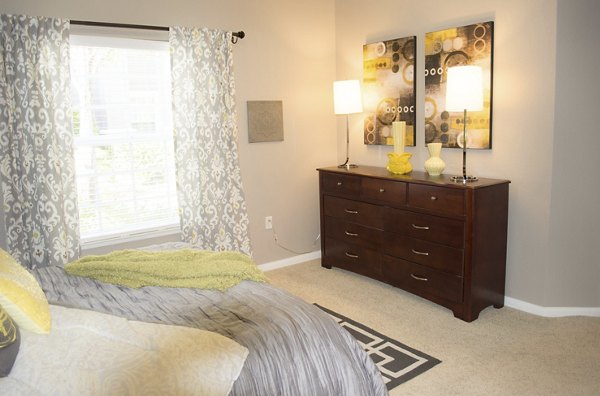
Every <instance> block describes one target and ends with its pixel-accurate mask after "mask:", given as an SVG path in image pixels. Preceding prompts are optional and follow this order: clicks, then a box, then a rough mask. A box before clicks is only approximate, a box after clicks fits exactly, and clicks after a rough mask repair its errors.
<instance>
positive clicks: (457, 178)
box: [451, 176, 479, 184]
mask: <svg viewBox="0 0 600 396" xmlns="http://www.w3.org/2000/svg"><path fill="white" fill-rule="evenodd" d="M451 179H452V181H453V182H454V183H463V184H467V183H470V182H474V181H477V180H479V178H478V177H477V176H452V178H451Z"/></svg>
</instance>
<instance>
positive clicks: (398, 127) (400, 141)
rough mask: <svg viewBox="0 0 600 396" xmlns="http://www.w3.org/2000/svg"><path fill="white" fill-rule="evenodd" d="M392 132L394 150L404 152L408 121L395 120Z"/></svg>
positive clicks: (398, 152) (399, 152)
mask: <svg viewBox="0 0 600 396" xmlns="http://www.w3.org/2000/svg"><path fill="white" fill-rule="evenodd" d="M392 132H393V134H394V152H396V153H397V154H402V153H404V140H405V139H406V122H405V121H394V122H393V123H392Z"/></svg>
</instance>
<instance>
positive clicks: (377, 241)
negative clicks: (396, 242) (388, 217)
mask: <svg viewBox="0 0 600 396" xmlns="http://www.w3.org/2000/svg"><path fill="white" fill-rule="evenodd" d="M325 235H326V236H328V237H332V238H335V239H337V240H340V241H343V242H346V243H350V244H354V245H360V246H364V247H367V248H371V249H378V248H379V247H380V246H381V240H382V236H383V231H381V230H379V229H376V228H370V227H365V226H362V225H359V224H354V223H350V222H347V221H345V220H342V219H336V218H335V217H325Z"/></svg>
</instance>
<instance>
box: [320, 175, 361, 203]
mask: <svg viewBox="0 0 600 396" xmlns="http://www.w3.org/2000/svg"><path fill="white" fill-rule="evenodd" d="M321 177H322V181H323V191H324V192H327V193H331V194H337V195H348V196H353V197H354V196H358V195H359V194H360V177H356V176H347V175H341V174H337V173H321Z"/></svg>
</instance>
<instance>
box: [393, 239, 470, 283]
mask: <svg viewBox="0 0 600 396" xmlns="http://www.w3.org/2000/svg"><path fill="white" fill-rule="evenodd" d="M383 251H384V253H385V254H388V255H390V256H394V257H398V258H401V259H405V260H408V261H412V262H415V263H419V264H422V265H425V266H427V267H430V268H435V269H439V270H441V271H444V272H448V273H451V274H454V275H459V276H462V275H463V251H462V250H461V249H456V248H451V247H448V246H444V245H440V244H437V243H433V242H428V241H423V240H421V239H415V238H409V237H405V236H400V235H395V234H394V233H391V232H388V233H387V234H386V235H385V242H384V245H383Z"/></svg>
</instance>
